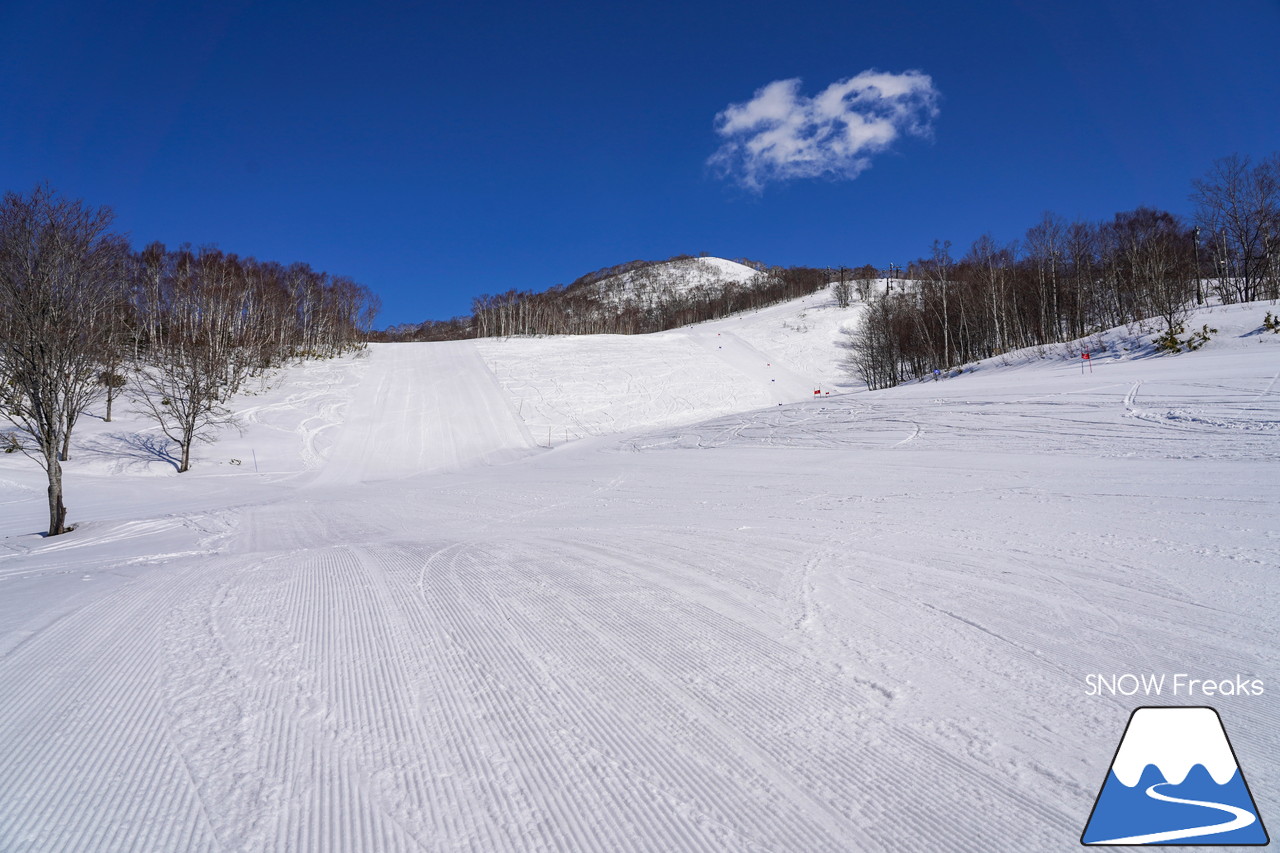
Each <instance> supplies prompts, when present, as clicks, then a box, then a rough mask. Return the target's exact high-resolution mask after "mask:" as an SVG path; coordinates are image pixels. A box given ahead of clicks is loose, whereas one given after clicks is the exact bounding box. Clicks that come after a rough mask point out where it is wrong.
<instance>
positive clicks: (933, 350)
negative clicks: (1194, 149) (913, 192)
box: [849, 155, 1280, 388]
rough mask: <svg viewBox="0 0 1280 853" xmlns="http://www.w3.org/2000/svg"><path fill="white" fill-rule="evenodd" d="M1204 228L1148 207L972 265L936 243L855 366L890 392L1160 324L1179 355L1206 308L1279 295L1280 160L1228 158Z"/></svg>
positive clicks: (1201, 192) (876, 311) (1054, 228)
mask: <svg viewBox="0 0 1280 853" xmlns="http://www.w3.org/2000/svg"><path fill="white" fill-rule="evenodd" d="M1191 199H1192V201H1193V202H1194V205H1195V213H1194V218H1193V219H1192V220H1191V221H1187V220H1184V219H1183V218H1181V217H1179V216H1177V215H1175V214H1173V213H1170V212H1168V211H1164V210H1155V209H1152V208H1148V207H1140V208H1137V209H1136V210H1131V211H1125V212H1122V213H1117V214H1116V215H1115V216H1114V217H1113V218H1112V219H1111V220H1109V221H1105V222H1096V223H1095V222H1085V221H1074V222H1068V221H1066V220H1065V219H1063V218H1062V217H1060V216H1057V215H1055V214H1053V213H1046V214H1045V215H1044V216H1043V218H1042V219H1041V220H1040V221H1039V222H1038V223H1036V224H1035V225H1033V226H1032V227H1031V228H1030V229H1028V230H1027V232H1026V234H1025V235H1024V236H1023V238H1022V239H1021V240H1020V241H1015V242H1010V243H999V242H997V241H996V240H995V239H994V238H993V237H992V236H991V235H990V234H985V235H983V236H981V237H979V238H978V239H977V240H975V241H974V242H973V244H972V245H971V246H970V247H969V249H968V250H967V251H966V252H965V253H964V254H963V255H961V256H960V257H959V258H956V257H954V256H953V253H952V247H951V243H950V242H943V241H935V242H934V244H933V248H932V252H931V253H930V255H929V256H928V257H925V258H921V259H919V260H917V261H915V262H914V263H911V264H909V265H908V267H907V269H906V271H905V280H903V281H902V282H900V283H899V284H898V285H897V287H896V289H895V288H889V287H886V289H885V292H883V293H876V294H871V295H870V296H871V298H870V299H869V300H868V301H867V309H866V312H865V314H864V317H863V320H862V322H861V323H860V324H859V326H858V327H857V329H856V330H854V332H853V333H852V335H851V340H850V341H849V347H850V356H849V365H850V367H851V369H852V370H853V371H854V372H855V373H856V374H857V375H858V376H859V378H861V379H862V380H863V381H865V382H866V384H867V386H868V387H869V388H887V387H891V386H893V385H897V384H899V383H901V382H905V381H908V380H911V379H917V378H920V377H923V376H927V375H929V374H930V373H932V372H933V371H934V370H935V369H942V370H945V369H947V368H950V367H954V366H957V365H961V364H964V363H966V362H970V361H976V360H978V359H982V358H988V357H990V356H993V355H998V354H1000V353H1003V352H1007V351H1009V350H1012V349H1018V348H1022V347H1031V346H1041V345H1046V344H1053V343H1062V342H1065V341H1070V340H1074V339H1077V338H1082V337H1085V336H1086V335H1089V334H1092V333H1094V332H1097V331H1100V330H1102V329H1106V328H1110V327H1113V326H1120V325H1126V324H1139V323H1147V322H1158V323H1160V324H1161V326H1162V327H1163V330H1164V334H1163V336H1162V337H1161V341H1162V343H1163V344H1164V345H1165V346H1167V347H1169V348H1171V349H1173V348H1177V347H1178V346H1179V345H1184V344H1186V343H1187V342H1188V341H1187V340H1183V339H1179V338H1178V337H1177V336H1178V335H1179V334H1182V333H1183V332H1184V331H1185V330H1184V329H1183V325H1184V323H1185V321H1186V319H1187V317H1188V315H1189V313H1190V311H1191V309H1192V307H1193V306H1195V305H1198V304H1203V303H1204V302H1205V300H1206V299H1208V298H1215V299H1217V300H1218V301H1220V302H1222V303H1233V302H1247V301H1253V300H1258V299H1276V298H1280V155H1273V156H1272V157H1270V158H1268V159H1266V160H1263V161H1262V162H1260V163H1256V164H1255V163H1253V162H1251V161H1250V160H1249V159H1248V158H1244V157H1239V156H1232V157H1226V158H1223V159H1221V160H1218V161H1216V162H1215V163H1214V164H1213V167H1212V168H1211V169H1210V170H1209V172H1208V173H1207V174H1206V175H1205V176H1204V177H1203V178H1200V179H1198V180H1196V181H1194V183H1193V192H1192V194H1191Z"/></svg>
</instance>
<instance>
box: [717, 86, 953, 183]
mask: <svg viewBox="0 0 1280 853" xmlns="http://www.w3.org/2000/svg"><path fill="white" fill-rule="evenodd" d="M937 103H938V91H937V89H935V88H934V87H933V80H932V79H931V78H930V77H929V75H927V74H924V73H921V72H919V71H907V72H904V73H902V74H890V73H887V72H883V71H874V70H870V71H863V72H862V73H861V74H859V75H857V76H856V77H850V78H849V79H847V80H839V81H837V82H835V83H832V84H831V85H830V86H828V87H827V88H826V89H824V90H823V91H822V92H820V93H818V94H817V95H816V96H814V97H812V98H809V97H805V96H804V95H802V94H800V80H799V79H792V80H775V81H774V82H772V83H770V84H769V85H767V86H765V87H763V88H762V89H759V90H757V91H756V94H755V97H754V98H752V99H751V100H750V101H747V102H746V103H745V104H730V105H729V107H728V108H727V109H725V110H724V111H723V112H721V113H720V114H719V115H717V116H716V133H718V134H719V135H720V136H722V137H724V139H725V142H724V144H723V145H721V146H720V148H719V149H718V150H717V151H716V153H715V154H713V155H712V156H711V159H710V160H708V161H707V162H708V163H709V165H711V167H712V168H714V169H715V170H716V171H717V172H719V173H720V175H721V176H722V177H726V178H730V179H733V180H736V181H738V182H739V183H741V184H742V185H743V186H745V187H747V188H748V189H751V190H755V191H757V192H758V191H760V190H761V189H763V188H764V185H765V184H767V183H769V182H770V181H785V180H791V179H793V178H816V177H822V176H828V177H833V178H848V179H852V178H856V177H857V176H858V175H859V174H861V173H862V171H863V170H865V169H866V168H868V167H869V166H870V165H871V155H873V154H876V153H878V152H881V151H884V150H885V149H886V148H888V147H889V145H890V144H892V143H893V141H894V140H895V139H897V138H898V137H899V136H901V135H902V134H910V135H913V136H928V135H929V133H930V132H931V130H932V124H931V123H932V121H933V119H934V117H936V116H937V115H938V107H937Z"/></svg>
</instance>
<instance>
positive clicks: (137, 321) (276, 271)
mask: <svg viewBox="0 0 1280 853" xmlns="http://www.w3.org/2000/svg"><path fill="white" fill-rule="evenodd" d="M112 218H113V217H112V213H111V211H110V209H109V208H106V207H99V208H93V207H89V206H86V205H85V204H84V203H83V202H81V201H79V200H71V199H66V198H63V197H61V196H59V195H58V194H56V193H55V192H53V190H51V189H50V188H49V187H47V186H41V187H37V188H36V189H35V190H34V191H32V192H31V193H29V194H26V195H22V194H18V193H14V192H10V193H7V194H6V195H5V196H4V198H3V200H2V201H0V417H3V419H4V420H5V421H7V422H8V423H9V424H10V425H11V428H10V429H7V430H6V431H4V432H3V433H0V441H2V442H3V445H2V448H3V449H4V450H5V451H6V452H22V453H25V454H27V455H28V456H30V457H32V458H33V459H35V460H36V461H37V462H38V463H39V464H40V465H41V466H42V467H43V469H44V470H45V472H46V474H47V475H48V483H49V487H48V498H49V535H58V534H60V533H63V532H65V530H66V529H67V526H66V517H67V510H66V506H65V504H64V501H63V487H62V465H61V463H62V462H65V461H66V460H67V459H68V458H69V454H70V450H71V436H72V432H73V430H74V429H75V426H76V423H77V421H78V420H79V418H80V416H81V415H82V414H84V413H85V410H86V409H87V408H88V407H89V406H90V405H92V404H94V403H96V402H99V401H101V402H103V404H104V420H107V421H110V420H111V416H112V406H113V404H114V403H115V400H116V399H117V397H118V396H119V395H121V394H125V395H127V396H128V397H129V398H130V399H131V400H132V401H133V402H134V403H135V404H136V405H137V407H138V409H139V411H140V412H142V413H143V414H145V415H147V416H148V417H149V418H151V419H152V420H154V421H155V422H156V424H157V426H158V427H159V429H160V431H161V432H162V433H163V434H164V435H165V436H166V437H167V438H168V439H170V440H171V441H172V442H173V446H174V447H175V449H176V453H175V454H174V455H175V465H176V467H177V468H178V471H179V472H183V471H186V470H188V468H189V467H190V464H191V448H192V446H193V444H194V442H196V441H199V440H204V439H208V438H209V437H210V436H211V434H212V427H214V426H217V425H218V424H221V423H224V422H226V420H227V419H228V411H227V409H226V407H225V404H226V403H227V401H228V400H230V398H231V397H232V396H233V395H234V394H235V393H237V392H238V391H239V390H240V389H241V387H242V386H243V384H244V382H245V381H246V379H248V378H249V377H251V376H254V375H257V374H260V373H262V372H263V371H266V370H269V369H271V368H273V367H277V366H279V365H281V364H283V363H284V362H286V361H287V360H289V359H293V358H299V357H327V356H333V355H337V354H340V353H342V352H345V351H347V350H350V349H352V348H357V347H360V346H363V345H364V341H365V340H366V339H367V334H368V330H369V326H370V324H371V323H372V320H373V317H374V315H375V314H376V312H377V309H378V300H377V298H376V297H375V296H374V295H373V294H372V293H371V292H370V291H369V290H368V289H367V288H365V287H364V286H363V285H360V284H357V283H356V282H354V281H352V280H351V279H349V278H345V277H342V276H335V275H331V274H328V273H324V272H319V271H316V270H313V269H311V267H309V266H307V265H306V264H300V263H299V264H291V265H283V264H279V263H274V262H265V261H258V260H256V259H254V258H247V257H240V256H237V255H235V254H230V253H226V252H223V251H221V250H219V249H216V248H211V247H201V248H192V247H191V246H189V245H183V246H179V247H176V248H168V247H166V246H164V245H162V244H160V243H153V244H151V245H149V246H146V247H145V248H143V249H142V250H141V251H134V250H133V249H132V248H131V247H130V246H129V244H128V242H127V241H126V240H125V238H124V237H122V236H121V235H119V234H115V233H113V232H111V231H110V226H111V222H112Z"/></svg>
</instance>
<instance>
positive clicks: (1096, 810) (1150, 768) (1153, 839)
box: [1080, 707, 1271, 847]
mask: <svg viewBox="0 0 1280 853" xmlns="http://www.w3.org/2000/svg"><path fill="white" fill-rule="evenodd" d="M1270 840H1271V839H1270V838H1269V837H1268V836H1267V830H1266V828H1265V827H1264V826H1263V825H1262V817H1261V816H1260V815H1259V814H1258V807H1257V806H1256V805H1255V804H1254V802H1253V795H1252V794H1251V793H1249V785H1248V783H1247V782H1245V779H1244V773H1243V772H1242V771H1241V770H1240V764H1239V763H1238V762H1237V761H1236V754H1235V751H1234V750H1233V749H1232V748H1231V742H1230V741H1229V740H1227V731H1226V729H1224V728H1223V727H1222V720H1221V719H1220V718H1219V717H1218V712H1217V711H1215V710H1213V709H1212V708H1178V707H1174V708H1168V707H1164V708H1138V709H1137V710H1136V711H1134V712H1133V714H1132V716H1130V717H1129V724H1128V725H1127V726H1126V727H1125V730H1124V735H1123V736H1122V737H1121V738H1120V746H1119V748H1118V749H1117V750H1116V754H1115V758H1113V759H1111V769H1110V770H1109V771H1107V778H1106V781H1105V782H1103V783H1102V790H1101V791H1099V792H1098V799H1097V801H1096V802H1095V803H1094V804H1093V813H1092V814H1090V815H1089V823H1088V824H1087V825H1086V826H1085V829H1084V834H1083V835H1081V836H1080V843H1081V844H1087V845H1102V846H1106V845H1122V844H1152V845H1165V844H1176V845H1179V846H1183V845H1185V846H1199V845H1206V846H1214V847H1219V846H1228V845H1231V846H1262V845H1265V844H1268V843H1270Z"/></svg>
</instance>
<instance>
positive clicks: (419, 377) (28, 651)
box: [0, 294, 1280, 851]
mask: <svg viewBox="0 0 1280 853" xmlns="http://www.w3.org/2000/svg"><path fill="white" fill-rule="evenodd" d="M1275 310H1276V308H1275V306H1271V305H1261V304H1258V305H1244V306H1229V307H1217V308H1213V309H1209V310H1207V311H1206V312H1203V313H1202V314H1200V315H1197V316H1196V317H1194V318H1193V319H1192V321H1191V325H1192V326H1193V327H1194V328H1199V327H1200V325H1201V324H1202V323H1207V324H1209V325H1211V326H1212V327H1213V328H1216V329H1218V332H1217V333H1216V334H1215V335H1214V336H1213V340H1212V341H1211V342H1210V344H1208V345H1207V346H1206V347H1205V348H1204V349H1202V350H1200V351H1198V352H1195V353H1189V354H1183V355H1177V356H1158V355H1155V354H1154V352H1153V351H1152V350H1151V348H1150V347H1148V346H1145V340H1146V339H1148V338H1149V336H1146V337H1145V338H1144V336H1143V335H1142V334H1141V331H1140V330H1125V329H1118V330H1113V331H1112V332H1110V333H1108V334H1105V335H1102V336H1099V337H1098V338H1097V339H1095V340H1091V341H1089V342H1085V343H1084V344H1082V345H1081V346H1087V347H1088V348H1089V350H1090V352H1091V354H1093V356H1094V358H1093V359H1091V365H1092V371H1091V372H1090V370H1089V368H1088V367H1085V368H1084V369H1083V371H1082V368H1081V359H1080V358H1079V350H1080V347H1079V346H1076V347H1066V346H1063V347H1057V348H1048V349H1045V350H1043V351H1028V352H1023V353H1015V354H1011V355H1009V356H1005V357H1002V358H998V359H993V360H990V361H988V362H984V363H981V364H978V365H971V366H970V369H969V370H968V371H967V372H966V373H964V374H963V375H961V376H958V377H956V378H951V379H945V380H943V381H940V382H932V381H929V382H921V383H914V384H911V385H908V386H905V387H902V388H897V389H892V390H889V391H882V392H875V393H866V392H856V393H851V392H850V391H851V389H852V387H853V386H852V385H851V384H849V383H851V380H849V379H848V378H847V377H845V376H843V375H842V374H841V372H840V370H839V367H838V361H839V359H840V357H841V355H842V353H841V351H840V350H839V349H838V348H837V347H836V346H835V345H834V341H835V340H836V339H837V338H838V337H839V328H840V327H841V325H842V324H847V323H849V322H852V321H854V320H855V319H856V317H857V311H858V309H857V307H854V308H850V309H847V310H842V309H838V308H836V307H835V306H834V305H833V304H832V302H831V300H830V298H829V297H828V296H827V295H825V294H818V295H815V296H812V297H809V298H808V299H807V300H805V301H802V302H797V303H792V304H789V305H786V306H774V307H773V308H769V309H764V310H762V311H760V312H757V313H755V314H747V315H742V316H738V317H733V318H728V319H726V320H722V321H718V322H716V323H713V324H706V325H703V326H699V327H692V328H688V329H681V330H675V331H671V332H666V333H663V334H660V335H653V336H636V337H632V338H625V339H623V338H583V339H574V338H544V339H511V340H507V341H482V342H476V341H462V342H452V343H448V344H400V345H383V346H374V347H372V348H371V349H370V350H369V352H368V353H367V354H363V355H361V356H357V357H348V358H345V359H342V360H338V361H333V362H324V363H312V364H306V365H301V366H295V367H291V368H289V369H288V370H286V371H284V372H282V373H281V374H279V375H278V376H276V377H275V378H274V379H272V380H271V381H270V382H268V383H266V384H264V385H261V386H259V387H256V388H254V389H253V393H251V394H247V395H245V396H243V397H242V398H241V399H240V400H238V401H237V408H238V409H239V411H240V416H241V417H240V420H241V422H242V430H243V431H242V432H238V431H235V430H232V431H230V432H228V434H226V435H224V436H223V437H222V438H221V439H220V440H219V441H218V442H217V443H215V444H212V445H206V446H204V447H202V448H200V450H199V455H198V457H197V461H196V464H195V468H194V470H193V471H192V472H190V473H188V474H183V475H181V476H179V475H176V474H175V473H174V469H173V466H172V464H171V463H170V462H169V461H168V460H167V458H166V454H165V448H164V446H163V445H162V444H160V443H159V442H157V440H156V435H155V432H154V431H153V430H150V429H149V428H148V427H147V425H146V424H145V423H143V422H142V421H140V420H138V419H137V418H136V417H134V416H131V415H122V416H119V417H118V418H117V422H116V423H112V424H104V423H101V422H100V421H95V420H92V419H86V420H85V421H84V423H83V425H82V426H81V427H80V429H79V433H78V438H77V441H76V444H75V447H74V451H73V459H72V460H71V461H70V462H69V463H68V466H67V471H68V474H67V503H68V506H69V508H70V520H71V521H72V522H73V523H78V525H79V526H78V527H77V529H76V530H75V531H74V532H72V533H70V534H68V535H66V536H61V537H57V538H54V539H43V538H41V537H40V536H39V535H37V534H36V532H35V531H38V530H40V529H42V525H43V519H44V518H45V509H44V505H43V502H44V491H43V484H42V482H41V476H40V472H39V470H38V469H37V468H36V466H35V465H34V464H33V463H31V462H29V461H28V460H25V459H23V458H21V457H18V456H16V455H10V456H0V507H2V509H0V537H3V538H0V850H4V851H46V850H77V851H95V850H226V849H236V850H331V849H332V850H376V851H384V850H424V849H425V850H446V849H447V850H477V851H526V850H610V851H614V850H618V851H623V850H637V851H639V850H646V851H649V850H652V851H682V850H693V851H719V850H770V851H825V850H964V851H969V850H972V851H1001V850H1011V851H1012V850H1018V851H1025V850H1069V849H1075V848H1076V847H1077V846H1078V843H1079V841H1078V839H1079V837H1080V833H1081V830H1082V829H1083V827H1084V824H1085V822H1086V820H1087V818H1088V816H1089V811H1090V808H1091V806H1092V803H1093V798H1094V796H1095V795H1096V793H1097V791H1098V787H1099V785H1100V784H1101V783H1102V781H1103V778H1104V776H1105V774H1106V772H1107V768H1108V765H1109V762H1110V760H1111V758H1112V755H1113V753H1114V751H1115V749H1116V745H1117V743H1118V739H1119V737H1120V734H1121V732H1122V731H1123V729H1124V725H1125V721H1126V720H1127V719H1128V717H1129V713H1130V712H1131V710H1132V709H1133V708H1134V707H1137V706H1139V705H1146V704H1212V705H1213V706H1214V707H1215V708H1216V709H1217V711H1218V713H1219V714H1220V715H1221V717H1222V720H1223V722H1224V724H1225V725H1226V726H1227V728H1228V730H1229V732H1230V736H1231V742H1232V744H1233V746H1234V747H1235V749H1236V752H1237V757H1238V759H1239V763H1240V766H1241V768H1242V769H1243V770H1244V771H1245V772H1246V773H1247V774H1248V779H1249V782H1250V785H1251V788H1252V790H1253V793H1254V797H1255V798H1256V800H1257V805H1258V808H1259V811H1260V813H1261V814H1262V815H1263V816H1264V819H1265V818H1266V817H1269V816H1271V815H1272V814H1274V813H1277V810H1278V809H1280V796H1278V794H1277V792H1278V791H1280V770H1277V767H1276V764H1275V762H1274V760H1273V759H1274V757H1275V756H1276V755H1280V706H1277V703H1276V701H1275V698H1274V697H1275V695H1276V689H1277V685H1276V684H1274V682H1276V679H1277V665H1278V664H1280V657H1278V656H1277V652H1276V650H1277V649H1280V636H1278V635H1280V628H1278V627H1277V621H1276V619H1275V613H1276V612H1277V609H1278V606H1280V585H1278V584H1277V580H1276V570H1277V566H1278V565H1280V539H1278V538H1277V533H1276V530H1277V525H1276V520H1277V518H1280V482H1277V479H1276V477H1275V473H1274V472H1275V471H1276V470H1277V463H1278V462H1280V335H1274V334H1270V333H1268V332H1265V331H1264V330H1262V328H1261V325H1262V317H1263V315H1264V314H1265V313H1266V311H1273V312H1274V311H1275ZM842 383H845V384H842ZM815 390H818V391H820V392H821V393H820V394H819V395H817V398H816V399H815V395H814V391H815ZM827 391H831V392H832V393H831V394H830V395H828V394H827V393H826V392H827ZM124 408H127V407H124V406H122V407H121V409H124ZM91 414H92V413H91ZM578 436H587V437H586V438H584V439H582V440H572V439H575V438H577V437H578ZM566 439H571V440H568V441H566ZM548 444H550V445H552V447H551V448H550V449H548V447H547V445H548ZM1093 673H1103V674H1107V675H1112V674H1120V673H1154V674H1160V673H1168V674H1170V675H1171V674H1172V673H1189V674H1190V675H1191V677H1194V678H1201V679H1205V678H1213V679H1226V678H1234V677H1236V676H1237V675H1241V676H1244V677H1247V678H1256V679H1261V680H1262V681H1263V682H1265V683H1266V685H1267V687H1269V688H1271V689H1270V690H1268V691H1267V692H1266V693H1265V694H1263V695H1261V696H1252V695H1216V696H1214V697H1213V698H1212V699H1206V698H1205V697H1204V696H1201V695H1197V696H1186V695H1179V696H1172V695H1169V694H1168V693H1167V690H1166V693H1165V694H1164V695H1161V696H1144V695H1142V694H1138V695H1136V696H1125V695H1114V696H1113V695H1110V694H1107V693H1105V692H1104V693H1103V694H1101V695H1091V691H1090V690H1089V689H1088V684H1087V682H1086V677H1087V676H1088V675H1090V674H1093ZM1094 693H1096V691H1094Z"/></svg>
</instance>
